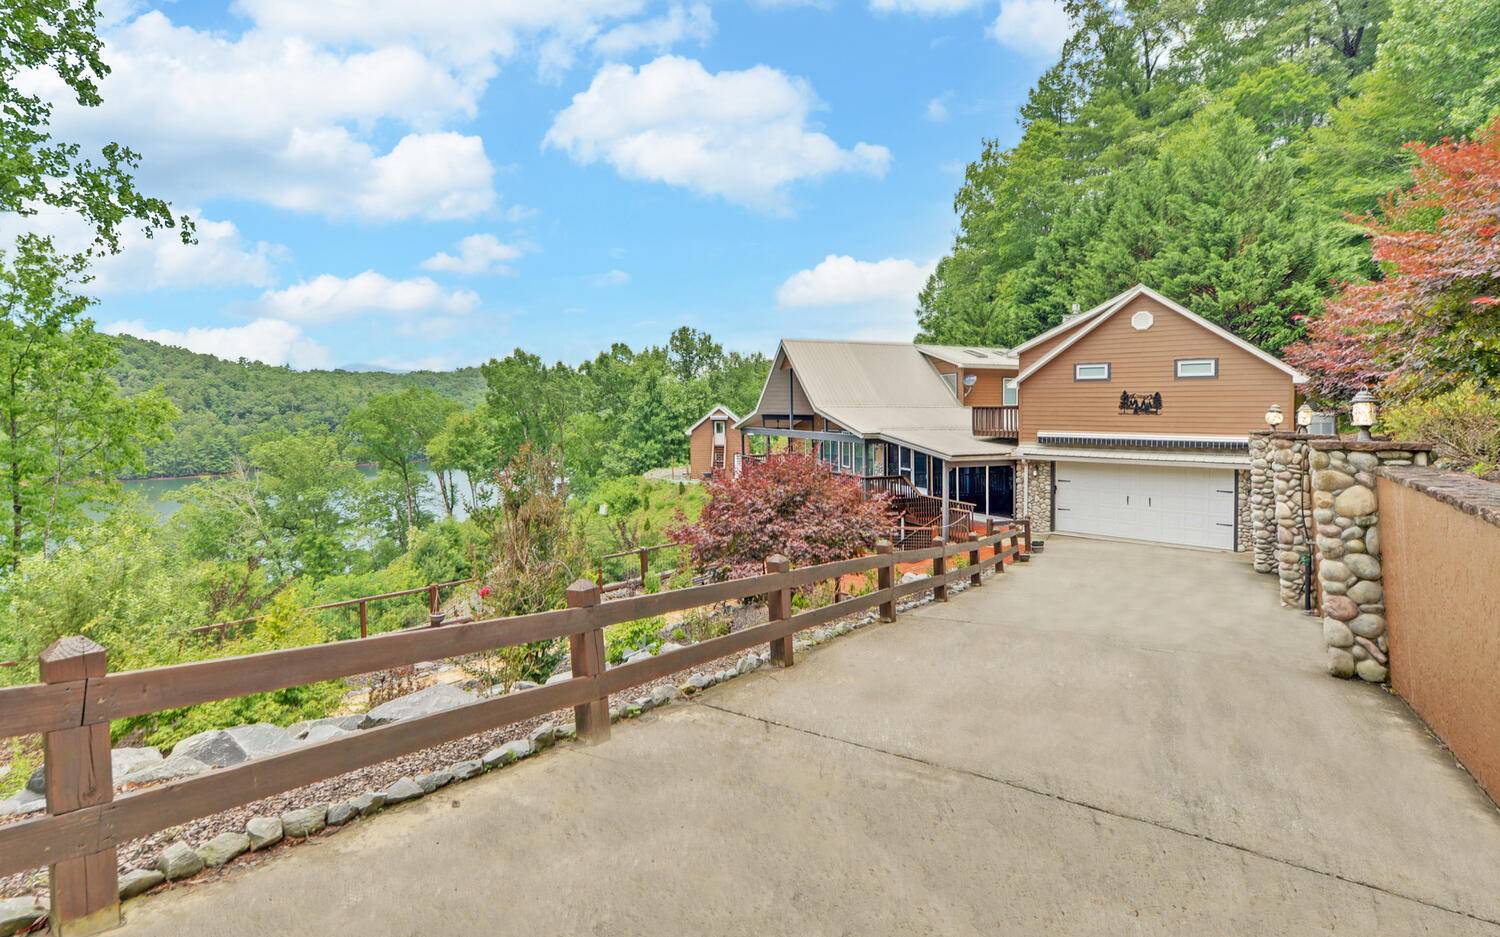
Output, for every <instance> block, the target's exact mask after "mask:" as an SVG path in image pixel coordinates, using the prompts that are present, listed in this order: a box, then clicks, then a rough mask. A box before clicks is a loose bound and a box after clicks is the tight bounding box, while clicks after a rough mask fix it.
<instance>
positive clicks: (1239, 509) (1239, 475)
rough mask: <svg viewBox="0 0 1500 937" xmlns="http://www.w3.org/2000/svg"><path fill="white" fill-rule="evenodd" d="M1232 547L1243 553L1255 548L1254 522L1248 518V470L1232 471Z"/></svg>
mask: <svg viewBox="0 0 1500 937" xmlns="http://www.w3.org/2000/svg"><path fill="white" fill-rule="evenodd" d="M1234 479H1235V480H1234V488H1235V504H1234V549H1235V550H1236V552H1239V553H1244V552H1246V551H1249V550H1253V549H1254V548H1255V523H1254V521H1252V520H1251V519H1250V470H1249V469H1237V470H1236V471H1235V473H1234Z"/></svg>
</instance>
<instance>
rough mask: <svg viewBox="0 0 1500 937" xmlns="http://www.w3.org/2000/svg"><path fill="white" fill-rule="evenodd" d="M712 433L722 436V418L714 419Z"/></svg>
mask: <svg viewBox="0 0 1500 937" xmlns="http://www.w3.org/2000/svg"><path fill="white" fill-rule="evenodd" d="M714 435H715V436H720V437H722V436H723V435H724V421H723V420H714Z"/></svg>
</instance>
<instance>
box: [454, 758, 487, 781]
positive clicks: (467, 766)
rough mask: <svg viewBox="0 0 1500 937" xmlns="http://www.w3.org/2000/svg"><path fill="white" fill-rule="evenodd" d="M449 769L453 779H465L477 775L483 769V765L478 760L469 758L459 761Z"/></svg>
mask: <svg viewBox="0 0 1500 937" xmlns="http://www.w3.org/2000/svg"><path fill="white" fill-rule="evenodd" d="M449 770H451V771H452V772H453V780H455V781H467V780H469V779H470V778H473V777H478V776H479V774H480V773H481V772H483V771H484V765H482V764H480V763H479V762H478V761H475V760H472V759H471V760H468V761H460V762H459V763H458V764H456V765H454V766H453V767H452V768H451V769H449Z"/></svg>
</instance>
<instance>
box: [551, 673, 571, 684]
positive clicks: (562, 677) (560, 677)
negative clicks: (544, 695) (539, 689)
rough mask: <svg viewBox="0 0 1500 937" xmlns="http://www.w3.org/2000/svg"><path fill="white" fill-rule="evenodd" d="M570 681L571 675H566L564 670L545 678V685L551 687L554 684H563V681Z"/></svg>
mask: <svg viewBox="0 0 1500 937" xmlns="http://www.w3.org/2000/svg"><path fill="white" fill-rule="evenodd" d="M571 679H573V675H572V674H571V673H568V672H567V671H566V670H559V671H558V672H557V673H555V674H553V675H552V676H550V677H548V678H547V683H546V685H547V686H551V685H552V684H554V683H563V682H564V681H567V680H571Z"/></svg>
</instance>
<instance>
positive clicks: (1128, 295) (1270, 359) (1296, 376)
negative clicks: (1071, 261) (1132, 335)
mask: <svg viewBox="0 0 1500 937" xmlns="http://www.w3.org/2000/svg"><path fill="white" fill-rule="evenodd" d="M1138 296H1149V297H1151V298H1152V299H1154V300H1156V301H1157V302H1159V303H1161V304H1162V305H1163V306H1166V307H1167V308H1168V309H1170V310H1172V311H1173V312H1176V313H1178V314H1179V315H1182V316H1185V317H1186V318H1187V319H1188V321H1190V322H1194V323H1197V324H1198V325H1201V326H1202V327H1203V328H1205V329H1207V330H1208V331H1210V332H1212V333H1214V334H1215V335H1217V336H1219V337H1220V338H1222V339H1224V340H1225V341H1227V342H1230V343H1231V344H1234V345H1237V346H1239V347H1240V348H1241V349H1243V350H1245V351H1248V352H1249V353H1250V354H1252V355H1254V356H1255V357H1257V358H1259V359H1261V360H1262V361H1264V362H1266V363H1267V364H1269V365H1271V366H1272V367H1274V368H1276V369H1277V370H1279V371H1284V372H1285V373H1287V374H1289V375H1291V378H1292V383H1293V384H1306V383H1307V375H1305V374H1303V373H1302V372H1301V371H1298V370H1297V369H1296V368H1293V367H1291V366H1290V365H1288V364H1286V363H1284V362H1283V361H1282V360H1281V359H1280V358H1277V357H1276V356H1275V355H1271V354H1268V353H1267V352H1265V351H1262V350H1261V349H1259V348H1257V347H1256V346H1254V345H1252V344H1250V343H1249V342H1247V341H1245V340H1244V339H1242V338H1240V337H1239V336H1237V335H1235V334H1234V333H1233V332H1229V331H1227V330H1226V329H1222V328H1220V327H1219V326H1217V325H1214V324H1213V323H1212V322H1210V321H1208V320H1207V319H1205V318H1203V317H1202V316H1200V315H1197V314H1196V313H1193V312H1190V311H1189V310H1187V309H1184V308H1183V307H1182V306H1180V305H1178V304H1177V303H1175V302H1173V301H1172V300H1170V299H1168V298H1167V297H1165V296H1163V295H1161V294H1160V293H1158V292H1156V291H1155V290H1153V289H1152V288H1151V287H1149V286H1146V285H1145V284H1144V283H1137V284H1136V285H1135V286H1132V287H1131V288H1130V289H1128V290H1126V291H1125V292H1123V293H1121V294H1120V295H1119V296H1118V297H1116V299H1117V300H1118V301H1117V302H1115V303H1114V305H1113V307H1112V308H1110V309H1109V310H1107V311H1106V312H1105V313H1104V314H1103V315H1101V316H1097V317H1095V318H1094V320H1093V321H1092V322H1090V323H1089V324H1088V325H1086V326H1084V327H1083V328H1082V329H1080V330H1079V331H1078V333H1077V334H1076V335H1074V336H1073V337H1072V338H1069V339H1068V340H1067V341H1065V342H1063V343H1062V344H1060V345H1058V346H1057V347H1056V348H1054V349H1052V350H1051V351H1050V352H1048V353H1047V354H1046V355H1045V356H1044V357H1043V358H1042V360H1040V361H1038V362H1037V363H1036V364H1033V365H1032V366H1031V367H1029V368H1027V369H1026V370H1024V371H1022V372H1021V373H1020V374H1019V375H1017V377H1016V383H1017V384H1020V383H1021V382H1022V381H1024V380H1026V379H1027V378H1028V377H1030V376H1031V375H1033V374H1035V373H1036V372H1038V371H1040V370H1041V369H1042V368H1045V367H1046V366H1047V365H1048V364H1050V363H1051V362H1052V360H1053V359H1054V358H1056V357H1057V356H1058V355H1060V354H1062V353H1063V352H1065V351H1067V350H1068V349H1069V348H1071V347H1072V346H1073V345H1076V344H1077V343H1078V341H1079V340H1080V339H1082V338H1083V337H1084V336H1086V335H1088V334H1089V333H1090V332H1092V331H1093V330H1094V329H1096V328H1098V327H1099V326H1100V325H1102V324H1103V323H1104V322H1105V321H1106V320H1108V319H1109V318H1110V317H1111V316H1113V315H1114V314H1115V313H1116V312H1119V311H1120V310H1121V309H1123V308H1125V306H1126V304H1127V303H1129V302H1130V300H1132V299H1135V298H1136V297H1138ZM1022 347H1024V346H1022Z"/></svg>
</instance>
